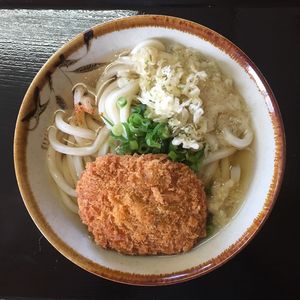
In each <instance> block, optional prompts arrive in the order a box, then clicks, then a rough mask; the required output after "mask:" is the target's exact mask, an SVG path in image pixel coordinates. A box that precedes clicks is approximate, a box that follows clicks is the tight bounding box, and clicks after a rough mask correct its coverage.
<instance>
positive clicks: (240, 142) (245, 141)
mask: <svg viewBox="0 0 300 300" xmlns="http://www.w3.org/2000/svg"><path fill="white" fill-rule="evenodd" d="M223 136H224V139H225V141H226V142H227V143H228V144H229V145H231V146H233V147H235V148H238V149H243V148H246V147H248V146H249V145H250V144H251V142H252V140H253V132H252V130H250V129H248V130H247V131H246V134H245V136H244V137H243V138H241V139H240V138H238V137H236V136H234V135H233V134H232V133H231V132H230V131H229V129H228V128H225V129H224V131H223Z"/></svg>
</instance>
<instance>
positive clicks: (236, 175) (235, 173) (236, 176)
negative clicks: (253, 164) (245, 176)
mask: <svg viewBox="0 0 300 300" xmlns="http://www.w3.org/2000/svg"><path fill="white" fill-rule="evenodd" d="M230 178H231V179H232V180H233V181H234V182H235V183H237V182H239V181H240V178H241V167H240V165H235V166H232V167H231V170H230Z"/></svg>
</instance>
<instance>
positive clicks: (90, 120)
mask: <svg viewBox="0 0 300 300" xmlns="http://www.w3.org/2000/svg"><path fill="white" fill-rule="evenodd" d="M86 125H87V127H88V128H89V129H91V130H93V131H95V132H97V131H98V130H99V128H100V124H98V122H97V121H95V120H94V119H93V118H92V117H91V116H90V115H89V114H88V115H87V116H86Z"/></svg>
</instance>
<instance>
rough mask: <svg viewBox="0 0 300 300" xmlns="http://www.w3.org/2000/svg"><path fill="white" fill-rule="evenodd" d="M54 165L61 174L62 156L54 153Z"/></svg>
mask: <svg viewBox="0 0 300 300" xmlns="http://www.w3.org/2000/svg"><path fill="white" fill-rule="evenodd" d="M55 165H56V167H57V170H58V171H59V172H60V173H62V172H63V165H62V155H61V154H60V153H55Z"/></svg>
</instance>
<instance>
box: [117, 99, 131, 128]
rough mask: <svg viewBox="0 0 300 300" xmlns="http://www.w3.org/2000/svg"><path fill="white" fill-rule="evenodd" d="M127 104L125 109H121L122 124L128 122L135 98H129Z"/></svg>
mask: <svg viewBox="0 0 300 300" xmlns="http://www.w3.org/2000/svg"><path fill="white" fill-rule="evenodd" d="M126 99H127V104H126V105H125V106H124V107H121V108H120V122H121V123H124V122H127V120H128V118H129V115H130V108H131V102H132V100H133V97H130V96H129V97H127V98H126Z"/></svg>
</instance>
